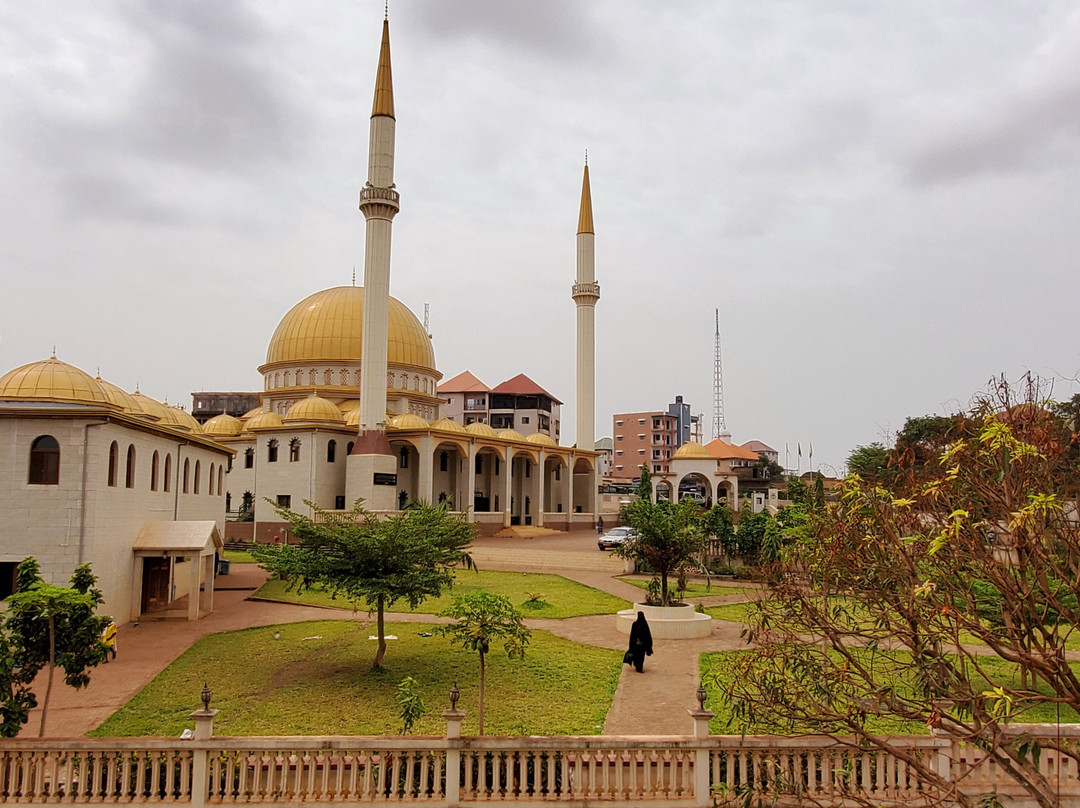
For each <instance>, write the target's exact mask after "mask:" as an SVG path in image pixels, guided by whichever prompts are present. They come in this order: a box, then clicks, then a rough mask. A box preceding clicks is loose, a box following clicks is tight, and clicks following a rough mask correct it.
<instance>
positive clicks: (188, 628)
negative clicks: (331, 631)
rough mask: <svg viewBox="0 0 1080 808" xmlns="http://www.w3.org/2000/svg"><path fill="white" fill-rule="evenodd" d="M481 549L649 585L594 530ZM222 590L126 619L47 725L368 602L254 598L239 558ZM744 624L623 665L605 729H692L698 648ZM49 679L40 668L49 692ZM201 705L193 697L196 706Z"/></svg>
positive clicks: (56, 704)
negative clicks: (213, 654) (227, 651)
mask: <svg viewBox="0 0 1080 808" xmlns="http://www.w3.org/2000/svg"><path fill="white" fill-rule="evenodd" d="M473 557H474V559H475V560H476V562H477V564H478V566H479V567H480V568H481V569H489V570H514V571H529V572H550V573H554V574H558V575H562V576H564V577H566V578H570V579H572V580H575V581H578V582H580V583H582V584H585V585H587V586H591V587H594V588H596V589H600V590H602V591H605V592H609V593H611V594H612V595H615V596H617V597H620V598H623V599H625V600H628V601H631V602H633V601H635V600H639V599H640V598H641V597H642V595H643V591H642V590H641V589H639V588H638V587H636V586H633V585H632V584H628V583H626V582H625V581H620V580H617V579H616V578H615V577H614V576H616V575H618V574H619V573H621V572H622V571H623V569H624V568H625V565H624V562H623V561H622V560H621V559H618V558H617V557H615V556H613V555H612V554H610V553H605V552H601V551H600V550H598V549H597V547H596V534H595V533H594V532H592V531H589V532H577V533H571V534H562V535H559V536H554V537H550V536H545V537H537V538H534V539H520V538H517V539H495V538H489V539H479V540H477V542H476V543H475V545H474V550H473ZM217 580H218V589H217V591H216V592H215V595H214V606H215V610H214V612H213V613H212V614H210V615H209V616H207V617H206V618H204V619H202V620H199V621H197V622H194V623H189V622H187V621H176V620H170V621H152V622H143V623H141V624H139V623H129V624H127V625H124V626H121V627H120V631H119V634H118V643H117V648H118V658H117V659H116V660H115V661H114V662H110V663H108V664H105V665H101V666H99V667H98V668H96V669H95V670H94V672H93V675H92V676H91V680H90V684H89V686H88V687H86V688H84V689H83V690H79V691H76V690H72V689H71V688H69V687H66V686H64V685H63V683H62V681H56V682H54V685H53V694H52V700H51V703H50V705H49V715H48V720H47V722H46V727H45V735H46V736H47V737H74V736H80V735H84V734H86V733H87V732H89V731H90V730H92V729H94V728H95V727H97V726H98V725H99V724H100V723H101V722H102V721H104V720H105V719H106V718H108V717H109V716H110V715H112V713H114V712H115V711H116V710H117V709H119V708H120V707H121V706H122V705H124V704H125V703H127V702H128V701H129V700H130V699H131V698H132V697H133V696H134V695H135V694H136V693H138V692H139V690H141V689H142V688H143V687H144V686H145V685H146V684H147V683H149V682H150V681H151V680H152V679H153V678H154V677H155V676H157V675H158V674H159V673H160V672H161V671H163V670H164V669H165V668H166V667H167V666H168V665H169V664H170V663H172V662H173V661H174V660H175V659H176V658H177V657H178V656H180V654H182V653H183V652H184V651H185V650H187V648H189V647H190V646H191V645H192V644H193V643H194V642H195V641H196V640H198V639H199V638H201V637H204V636H206V635H208V634H216V633H218V632H222V631H234V630H237V629H241V628H251V627H256V626H270V625H275V624H279V623H296V622H302V621H306V620H362V621H365V622H366V621H367V620H368V617H367V614H366V613H364V612H360V613H354V612H351V611H347V610H340V609H322V608H318V607H313V606H297V605H292V604H282V603H267V602H261V601H251V600H247V598H248V596H249V595H250V594H251V593H252V592H253V591H254V590H255V589H257V588H258V587H259V586H261V585H262V583H263V582H264V581H265V580H266V573H265V572H263V571H262V570H260V569H258V568H257V567H254V566H253V565H248V564H234V565H233V567H232V574H231V575H229V576H220V577H219V578H218V579H217ZM752 595H753V591H752V590H750V589H748V591H747V595H746V598H742V597H741V596H739V595H734V596H732V595H728V596H721V597H719V598H708V599H705V600H706V602H710V605H711V602H714V601H715V602H733V601H738V600H741V599H748V598H749V597H751V596H752ZM386 619H387V621H388V622H424V623H436V622H445V621H444V620H441V619H440V618H437V617H434V616H432V615H414V614H402V613H387V615H386ZM526 623H527V625H528V626H529V627H530V628H533V629H537V630H544V631H550V632H551V633H552V634H556V635H558V636H560V637H565V638H567V639H570V640H573V641H574V642H580V643H585V644H588V645H595V646H599V647H603V648H612V649H618V650H623V649H625V648H626V645H627V637H626V635H624V634H620V633H619V632H618V630H617V629H616V628H615V617H614V615H598V616H590V617H578V618H572V619H567V620H548V619H528V620H526ZM741 628H742V627H741V626H739V625H737V624H734V623H724V622H720V621H714V624H713V633H712V635H711V636H710V637H706V638H703V639H698V640H657V641H656V642H655V644H654V654H653V656H651V657H649V658H648V659H647V660H646V663H645V672H644V673H641V674H638V673H636V672H634V670H633V668H632V667H630V666H628V665H627V666H623V669H622V673H621V675H620V678H619V686H618V690H617V691H616V694H615V698H614V700H613V703H612V706H611V709H610V711H609V712H608V715H607V720H606V721H605V723H604V732H605V733H606V734H618V735H646V734H651V735H656V734H685V733H688V732H690V718H689V717H688V716H687V715H686V712H685V710H686V709H688V708H690V707H692V706H694V705H695V702H694V691H695V690H696V688H697V683H698V677H699V673H698V656H699V655H700V654H702V653H705V652H710V651H721V650H731V649H734V648H741V647H744V642H743V640H742V639H741V638H740V637H739V633H740V631H741ZM43 687H44V677H42V678H41V681H40V684H39V689H38V690H37V692H38V693H39V694H40V693H41V692H42V689H43ZM194 706H196V705H193V708H194ZM39 716H40V711H39V710H35V711H33V713H32V714H31V719H30V722H29V723H28V724H27V725H26V727H25V728H24V730H23V733H22V737H35V736H36V735H37V731H38V724H39V720H40V718H39Z"/></svg>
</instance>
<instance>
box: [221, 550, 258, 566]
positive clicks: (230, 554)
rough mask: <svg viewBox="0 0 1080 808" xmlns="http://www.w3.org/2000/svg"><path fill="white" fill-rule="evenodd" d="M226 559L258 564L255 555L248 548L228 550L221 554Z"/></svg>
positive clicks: (239, 562) (238, 562) (233, 561)
mask: <svg viewBox="0 0 1080 808" xmlns="http://www.w3.org/2000/svg"><path fill="white" fill-rule="evenodd" d="M221 557H222V558H224V559H225V560H226V561H231V562H232V563H233V564H257V563H258V562H257V561H256V560H255V557H254V556H253V555H252V554H251V553H249V552H248V551H247V550H226V551H225V552H223V553H222V554H221Z"/></svg>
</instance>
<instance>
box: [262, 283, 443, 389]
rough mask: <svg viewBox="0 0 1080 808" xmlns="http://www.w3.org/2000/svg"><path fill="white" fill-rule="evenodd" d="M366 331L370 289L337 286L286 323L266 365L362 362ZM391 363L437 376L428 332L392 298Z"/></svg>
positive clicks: (281, 325)
mask: <svg viewBox="0 0 1080 808" xmlns="http://www.w3.org/2000/svg"><path fill="white" fill-rule="evenodd" d="M363 331H364V289H363V287H361V286H335V287H334V288H332V289H324V290H323V291H321V292H316V293H315V294H313V295H310V296H308V297H306V298H304V299H303V300H301V301H300V302H299V303H297V304H296V305H295V306H293V307H292V308H291V309H289V312H288V313H287V314H286V315H285V316H284V317H282V318H281V322H280V323H278V327H277V330H276V331H274V336H273V337H271V338H270V346H269V347H268V348H267V349H266V364H267V365H273V364H277V363H294V362H304V363H308V362H342V361H358V360H359V359H360V354H361V343H362V342H363ZM387 362H388V364H390V365H414V366H417V367H422V368H426V369H428V370H435V350H434V349H433V348H432V346H431V338H430V337H429V336H428V335H427V332H426V331H424V326H422V325H421V324H420V321H419V320H417V319H416V315H414V314H413V313H412V312H411V311H409V309H408V308H407V307H406V306H405V304H404V303H402V302H401V301H399V300H395V299H394V298H390V311H389V333H388V339H387Z"/></svg>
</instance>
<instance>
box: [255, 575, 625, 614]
mask: <svg viewBox="0 0 1080 808" xmlns="http://www.w3.org/2000/svg"><path fill="white" fill-rule="evenodd" d="M455 575H456V578H457V581H456V583H455V584H454V588H453V589H452V590H450V591H448V592H444V593H443V595H442V596H441V597H438V598H429V599H428V600H425V601H424V602H423V603H421V604H420V605H419V606H418V607H417V608H416V609H410V608H409V604H408V603H406V602H404V601H398V602H397V603H396V604H394V606H392V607H391V608H390V609H389V610H388V611H393V612H415V613H417V614H437V613H438V612H440V611H442V610H443V609H445V608H446V607H447V606H449V605H450V602H451V600H452V598H453V595H455V594H462V595H463V594H465V593H466V592H473V591H476V590H478V589H484V590H487V591H488V592H494V593H495V594H498V595H505V596H506V597H508V598H510V601H511V602H512V603H513V604H514V605H515V606H517V607H518V608H519V609H520V610H521V612H522V613H523V614H524V615H525V616H526V617H549V618H555V619H562V618H565V617H581V616H582V615H590V614H615V613H616V612H617V611H619V610H620V609H629V608H630V605H631V604H630V603H628V602H627V601H625V600H622V599H621V598H617V597H615V596H614V595H609V594H608V593H606V592H601V591H600V590H599V589H593V588H592V587H589V586H585V585H584V584H579V583H577V582H576V581H571V580H569V579H568V578H563V577H562V576H561V575H548V574H544V573H532V572H530V573H525V572H496V571H479V572H477V571H471V570H458V571H457V572H456V573H455ZM534 595H540V596H542V597H541V599H540V600H539V601H530V600H529V598H531V597H532V596H534ZM254 597H257V598H264V599H266V600H276V601H284V602H286V603H305V604H309V605H312V606H328V607H332V608H338V609H352V608H353V605H352V604H351V603H349V602H348V601H346V600H343V599H341V598H338V599H337V600H334V599H333V598H331V597H330V596H329V595H328V594H326V593H325V592H323V591H322V590H321V589H314V588H313V589H311V590H309V591H307V592H304V593H303V594H302V595H301V594H297V593H296V592H295V591H289V590H288V585H287V582H285V581H279V580H272V581H267V582H266V584H264V585H263V586H262V588H260V589H259V591H257V592H256V593H255V595H254ZM359 608H360V610H361V611H363V612H367V606H365V605H363V604H361V605H360V607H359Z"/></svg>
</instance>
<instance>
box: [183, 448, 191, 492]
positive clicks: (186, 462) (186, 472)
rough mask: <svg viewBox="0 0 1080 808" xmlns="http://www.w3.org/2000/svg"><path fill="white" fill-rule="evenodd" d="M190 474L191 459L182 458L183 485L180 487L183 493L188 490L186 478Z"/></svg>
mask: <svg viewBox="0 0 1080 808" xmlns="http://www.w3.org/2000/svg"><path fill="white" fill-rule="evenodd" d="M190 476H191V461H190V460H188V459H187V458H186V457H185V458H184V485H183V487H182V488H181V489H180V490H181V491H183V492H184V493H185V494H186V493H187V492H188V478H189V477H190Z"/></svg>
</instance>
